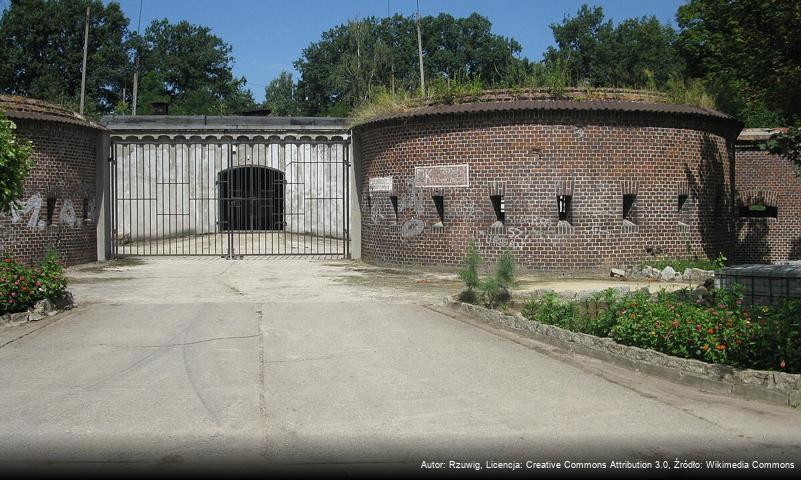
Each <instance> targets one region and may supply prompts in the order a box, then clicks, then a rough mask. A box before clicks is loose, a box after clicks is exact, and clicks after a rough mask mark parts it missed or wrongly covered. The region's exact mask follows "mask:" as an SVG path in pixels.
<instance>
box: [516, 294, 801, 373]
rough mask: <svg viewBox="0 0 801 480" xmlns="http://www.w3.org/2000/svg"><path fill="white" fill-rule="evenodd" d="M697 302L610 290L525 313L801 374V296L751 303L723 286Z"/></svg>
mask: <svg viewBox="0 0 801 480" xmlns="http://www.w3.org/2000/svg"><path fill="white" fill-rule="evenodd" d="M693 299H694V295H693V294H692V293H691V291H690V290H679V291H676V292H672V293H667V292H662V293H660V294H658V295H657V297H656V298H655V299H654V298H652V296H651V295H650V294H649V293H648V292H637V293H630V294H619V293H617V292H616V291H614V290H611V289H610V290H606V291H604V292H600V293H598V294H595V295H593V296H592V297H591V298H589V299H588V300H586V301H584V302H575V301H570V300H565V299H562V298H560V297H559V296H558V295H556V294H555V293H548V294H545V295H544V296H543V297H542V298H539V299H534V300H531V301H529V302H526V304H525V305H524V307H523V310H522V314H523V315H524V316H525V317H526V318H528V319H529V320H535V321H538V322H541V323H546V324H549V325H556V326H558V327H561V328H565V329H567V330H571V331H574V332H579V333H587V334H591V335H596V336H601V337H610V338H612V339H614V340H615V341H616V342H618V343H621V344H624V345H631V346H636V347H640V348H647V349H651V350H655V351H658V352H662V353H666V354H668V355H673V356H676V357H681V358H692V359H697V360H702V361H707V362H711V363H722V364H727V365H732V366H735V367H741V368H758V369H768V370H781V371H785V372H788V373H801V301H788V302H785V303H783V304H781V305H777V306H754V307H750V308H747V307H744V306H743V302H742V295H741V292H740V291H739V290H734V291H727V290H715V291H714V292H713V294H712V296H711V300H712V301H707V300H703V299H702V300H693Z"/></svg>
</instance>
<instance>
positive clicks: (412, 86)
mask: <svg viewBox="0 0 801 480" xmlns="http://www.w3.org/2000/svg"><path fill="white" fill-rule="evenodd" d="M420 28H421V30H422V38H423V56H424V59H425V64H424V66H425V75H426V79H432V80H433V79H437V78H440V79H444V80H445V81H447V82H449V81H452V80H454V79H459V80H464V79H472V78H480V79H481V81H482V82H484V83H485V84H487V85H499V84H503V83H504V82H505V81H506V80H508V78H509V76H510V75H511V74H512V73H513V72H516V71H517V70H518V69H519V67H520V65H527V63H528V61H527V60H525V59H521V58H519V55H520V52H521V50H522V48H521V46H520V44H519V43H518V42H517V41H515V40H513V39H509V38H505V37H502V36H499V35H496V34H493V33H492V24H491V23H490V21H489V20H487V19H486V18H485V17H482V16H481V15H478V14H476V13H474V14H472V15H470V16H469V17H467V18H454V17H453V16H451V15H447V14H440V15H438V16H436V17H431V16H428V17H423V18H422V19H421V20H420ZM417 62H418V60H417V35H416V27H415V20H414V18H413V17H404V16H401V15H394V16H392V17H389V18H385V19H381V20H378V19H376V18H374V17H369V18H366V19H362V20H354V21H350V22H348V23H346V24H342V25H339V26H337V27H335V28H333V29H331V30H328V31H327V32H324V33H323V35H322V38H321V39H320V41H319V42H316V43H312V44H311V45H310V46H309V47H307V48H305V49H304V50H303V54H302V56H301V58H300V59H298V60H297V61H296V62H295V64H294V65H295V68H296V69H297V70H298V71H299V72H300V75H301V76H300V80H299V81H298V89H299V93H300V96H301V98H302V99H303V101H304V106H305V108H306V110H307V113H309V114H312V115H317V114H346V113H347V112H348V111H349V110H350V109H351V108H352V107H354V106H356V105H358V104H360V103H361V102H364V101H366V100H368V99H370V98H371V97H372V96H373V95H374V94H375V93H376V92H379V91H383V90H390V89H393V88H394V89H395V90H396V91H407V92H414V91H415V90H417V89H418V88H419V82H420V80H419V71H418V63H417Z"/></svg>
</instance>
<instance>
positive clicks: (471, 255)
mask: <svg viewBox="0 0 801 480" xmlns="http://www.w3.org/2000/svg"><path fill="white" fill-rule="evenodd" d="M482 261H483V259H482V258H481V255H480V254H479V253H478V247H477V246H476V242H474V241H473V240H470V243H469V244H468V245H467V254H466V255H465V257H464V262H463V264H462V269H461V270H459V278H460V279H461V280H462V281H463V282H464V284H465V287H467V288H466V289H465V290H463V291H462V292H461V293H460V294H459V300H460V301H462V302H465V303H476V302H477V301H478V296H477V295H476V292H475V289H476V288H478V286H479V284H480V283H481V281H480V279H479V277H478V267H479V266H480V265H481V262H482Z"/></svg>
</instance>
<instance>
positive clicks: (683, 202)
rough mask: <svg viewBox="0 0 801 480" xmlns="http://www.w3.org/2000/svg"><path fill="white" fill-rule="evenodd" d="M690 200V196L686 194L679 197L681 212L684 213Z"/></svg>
mask: <svg viewBox="0 0 801 480" xmlns="http://www.w3.org/2000/svg"><path fill="white" fill-rule="evenodd" d="M688 198H689V195H687V194H685V193H682V194H680V195H679V209H678V211H679V212H683V211H684V206H685V205H686V204H687V199H688Z"/></svg>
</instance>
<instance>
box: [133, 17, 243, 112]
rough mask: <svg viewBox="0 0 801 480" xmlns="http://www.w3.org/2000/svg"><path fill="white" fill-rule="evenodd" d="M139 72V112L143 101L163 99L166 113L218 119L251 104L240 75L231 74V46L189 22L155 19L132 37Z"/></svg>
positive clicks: (147, 109)
mask: <svg viewBox="0 0 801 480" xmlns="http://www.w3.org/2000/svg"><path fill="white" fill-rule="evenodd" d="M132 44H133V46H134V48H135V49H136V50H137V52H138V54H139V56H140V57H139V58H140V72H142V74H143V77H145V78H143V81H142V85H141V91H142V97H141V100H142V101H140V102H139V104H140V105H139V106H140V109H139V112H141V113H143V114H147V113H149V112H150V105H149V104H148V103H146V100H147V99H168V100H169V102H170V104H171V107H170V110H171V113H175V114H195V115H197V114H211V115H215V114H216V115H223V114H231V113H237V112H239V111H241V110H244V109H247V108H250V107H252V106H253V105H254V103H255V102H254V100H253V96H252V95H251V94H250V92H249V91H248V90H246V89H245V84H246V80H245V78H244V77H240V78H236V77H234V76H233V73H232V71H231V70H232V68H233V61H234V60H233V57H232V56H231V46H230V45H228V44H227V43H225V42H224V41H223V40H222V39H221V38H220V37H218V36H216V35H214V34H212V33H211V29H209V28H208V27H203V26H199V25H192V24H190V23H189V22H186V21H181V22H178V23H177V24H172V23H170V22H169V21H167V19H163V20H155V21H153V23H151V24H150V25H149V26H148V27H147V29H146V30H145V33H144V35H142V37H136V36H135V37H134V39H133V40H132Z"/></svg>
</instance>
